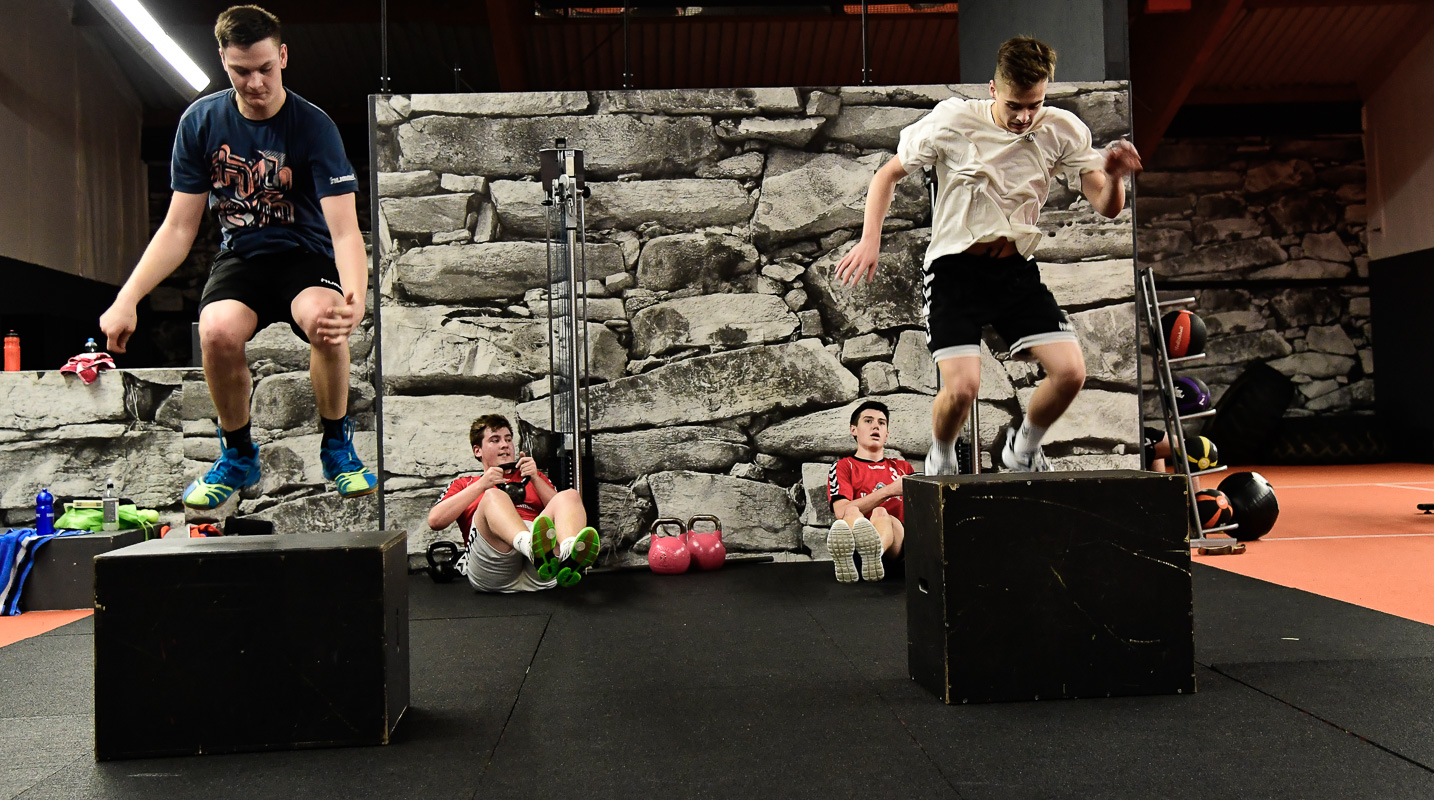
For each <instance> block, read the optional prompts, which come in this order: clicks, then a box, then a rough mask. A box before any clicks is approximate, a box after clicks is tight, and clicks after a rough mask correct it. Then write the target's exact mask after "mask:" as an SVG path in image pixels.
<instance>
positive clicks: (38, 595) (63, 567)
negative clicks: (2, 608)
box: [20, 528, 144, 611]
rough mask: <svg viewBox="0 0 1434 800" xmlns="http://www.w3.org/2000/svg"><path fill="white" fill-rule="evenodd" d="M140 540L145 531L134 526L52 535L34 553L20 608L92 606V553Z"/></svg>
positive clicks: (42, 608) (93, 592)
mask: <svg viewBox="0 0 1434 800" xmlns="http://www.w3.org/2000/svg"><path fill="white" fill-rule="evenodd" d="M142 541H144V532H143V531H141V530H139V529H137V528H131V529H130V530H125V531H105V532H102V533H84V534H80V535H77V536H57V537H55V538H54V539H51V540H50V541H48V542H46V543H45V544H44V545H43V546H41V547H40V549H39V550H38V551H36V553H35V563H34V564H33V565H32V566H31V567H30V575H29V577H27V578H25V591H23V592H21V594H20V610H21V611H56V610H60V609H72V608H94V605H95V556H97V555H100V554H101V553H108V552H110V551H111V550H118V549H120V548H122V547H129V546H130V545H132V544H138V543H139V542H142Z"/></svg>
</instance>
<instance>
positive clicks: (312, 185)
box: [170, 89, 358, 258]
mask: <svg viewBox="0 0 1434 800" xmlns="http://www.w3.org/2000/svg"><path fill="white" fill-rule="evenodd" d="M285 91H286V92H287V94H288V96H287V97H286V98H285V100H284V105H283V106H281V107H280V108H279V113H277V114H275V115H274V116H272V117H270V118H269V119H266V120H260V121H255V120H251V119H245V118H244V115H243V114H240V113H239V107H238V106H237V105H236V104H235V101H234V90H233V89H225V90H224V91H222V92H215V93H214V94H211V95H208V96H207V97H201V98H200V99H198V100H196V101H194V104H193V105H191V106H190V107H189V109H188V110H186V111H185V112H184V116H183V117H181V118H180V120H179V132H178V133H177V134H176V135H175V137H174V158H173V159H172V161H171V164H170V185H171V187H172V188H173V189H174V190H175V191H176V192H187V193H190V194H199V193H201V192H208V193H209V207H210V208H211V209H214V212H215V214H216V215H217V216H218V217H219V223H220V225H222V226H223V228H224V243H223V248H224V249H225V250H232V251H233V252H235V253H237V254H238V255H239V256H241V257H245V258H248V257H252V256H257V255H263V254H265V253H278V252H282V251H284V250H293V249H294V248H302V249H304V250H308V251H309V252H311V253H322V254H323V255H326V256H328V257H329V258H333V257H334V244H333V240H332V239H331V238H330V237H329V226H328V223H327V222H325V221H324V213H323V209H322V208H321V207H320V206H319V199H320V198H323V197H332V196H334V195H340V194H347V193H349V192H354V191H357V190H358V179H357V178H356V177H355V176H354V168H353V165H351V164H350V163H349V160H348V157H347V156H345V155H344V145H343V141H342V140H341V139H340V138H339V129H338V127H337V126H335V125H334V121H333V120H331V119H329V115H327V114H325V113H324V112H323V111H322V110H321V109H320V108H319V107H318V106H316V105H314V104H313V103H310V102H309V101H307V100H305V99H304V98H302V97H300V96H298V95H297V94H295V93H294V92H293V91H292V90H289V89H285Z"/></svg>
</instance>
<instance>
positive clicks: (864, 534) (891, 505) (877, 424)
mask: <svg viewBox="0 0 1434 800" xmlns="http://www.w3.org/2000/svg"><path fill="white" fill-rule="evenodd" d="M851 435H852V436H853V437H855V438H856V455H854V456H847V457H845V458H843V459H842V460H840V461H838V462H836V463H835V464H833V465H832V468H831V470H830V471H829V472H828V473H827V498H828V499H829V500H831V504H832V513H834V514H835V515H836V518H837V520H836V522H834V523H832V527H831V530H830V531H828V532H827V549H828V550H830V551H831V554H832V561H833V562H834V563H835V565H836V579H837V580H838V581H840V582H842V583H852V582H854V581H856V580H857V577H858V572H857V567H856V562H855V560H854V559H853V557H852V556H853V554H854V553H855V554H860V555H861V572H860V577H861V579H862V580H867V581H879V580H881V579H883V578H885V577H886V566H885V565H884V564H883V563H882V562H883V561H884V560H889V559H895V558H899V557H900V556H901V543H902V540H903V539H905V538H906V528H905V527H904V525H903V520H904V518H905V509H904V506H903V503H902V499H901V481H902V477H903V476H905V475H910V474H911V473H912V472H913V470H912V468H911V464H909V463H907V462H906V461H903V460H901V459H899V458H887V457H886V439H887V436H888V435H890V431H889V430H888V429H887V410H886V405H885V404H883V403H879V402H877V401H875V400H868V401H866V402H865V403H862V404H861V405H859V406H857V408H856V411H853V412H852V414H851Z"/></svg>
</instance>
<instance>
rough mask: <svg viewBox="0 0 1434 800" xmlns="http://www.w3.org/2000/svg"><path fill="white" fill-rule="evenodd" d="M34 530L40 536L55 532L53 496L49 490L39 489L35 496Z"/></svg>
mask: <svg viewBox="0 0 1434 800" xmlns="http://www.w3.org/2000/svg"><path fill="white" fill-rule="evenodd" d="M35 530H36V532H38V533H39V534H40V535H41V536H49V535H50V534H52V533H54V532H55V496H54V495H52V494H50V490H49V489H41V490H40V493H39V494H37V495H35Z"/></svg>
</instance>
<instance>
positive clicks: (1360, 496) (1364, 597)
mask: <svg viewBox="0 0 1434 800" xmlns="http://www.w3.org/2000/svg"><path fill="white" fill-rule="evenodd" d="M1235 470H1251V471H1254V472H1258V473H1260V474H1261V475H1264V476H1265V478H1266V479H1268V480H1269V482H1270V485H1271V486H1273V487H1274V489H1275V497H1276V499H1277V500H1278V501H1279V505H1280V516H1279V519H1278V521H1277V522H1276V523H1275V527H1274V528H1273V529H1272V530H1271V531H1270V532H1269V533H1268V534H1266V535H1265V536H1264V537H1262V538H1261V539H1260V540H1258V541H1255V542H1250V543H1249V546H1248V547H1247V549H1246V551H1245V552H1244V553H1243V554H1241V555H1225V556H1199V555H1197V556H1194V558H1195V561H1196V562H1197V563H1200V564H1205V565H1208V566H1212V567H1218V568H1220V569H1224V570H1228V571H1230V572H1235V573H1239V574H1241V575H1247V576H1249V577H1251V578H1258V579H1260V580H1264V581H1269V582H1271V583H1275V584H1279V585H1280V586H1289V587H1292V588H1295V589H1303V590H1304V591H1307V592H1313V593H1314V594H1319V595H1324V596H1325V597H1331V598H1334V599H1336V600H1343V601H1345V602H1347V603H1353V604H1355V605H1358V606H1363V607H1365V608H1371V609H1374V610H1376V611H1383V612H1385V613H1387V614H1394V615H1396V616H1400V617H1404V618H1406V619H1412V620H1415V621H1418V622H1423V623H1426V624H1431V625H1434V514H1425V513H1423V512H1421V511H1419V510H1418V509H1417V508H1416V506H1417V505H1418V504H1420V503H1434V464H1356V465H1339V466H1320V467H1232V468H1231V471H1235ZM1211 477H1213V478H1217V479H1219V478H1223V477H1224V475H1223V474H1221V475H1214V476H1211ZM1205 485H1206V487H1209V486H1212V485H1214V482H1213V481H1209V480H1208V479H1207V481H1206V484H1205ZM1237 521H1238V520H1237Z"/></svg>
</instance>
